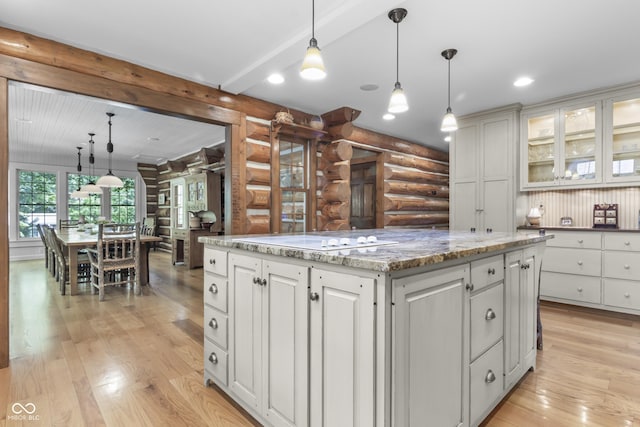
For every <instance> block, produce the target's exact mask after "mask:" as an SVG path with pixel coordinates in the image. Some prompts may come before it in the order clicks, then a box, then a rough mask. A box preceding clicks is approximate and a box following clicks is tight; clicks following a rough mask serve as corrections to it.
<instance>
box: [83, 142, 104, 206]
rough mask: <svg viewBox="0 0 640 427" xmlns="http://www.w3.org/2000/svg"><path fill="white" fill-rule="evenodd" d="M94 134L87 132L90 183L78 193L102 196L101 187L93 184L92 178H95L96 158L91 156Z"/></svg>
mask: <svg viewBox="0 0 640 427" xmlns="http://www.w3.org/2000/svg"><path fill="white" fill-rule="evenodd" d="M94 136H95V133H93V132H89V150H90V151H89V165H90V166H89V167H90V169H89V171H90V172H91V181H89V183H88V184H85V185H83V186H82V188H81V189H80V191H84V192H85V193H89V194H102V187H98V186H97V185H96V183H95V182H93V177H94V176H95V163H96V158H95V157H94V155H93V144H94V142H93V137H94Z"/></svg>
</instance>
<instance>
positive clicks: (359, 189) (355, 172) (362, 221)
mask: <svg viewBox="0 0 640 427" xmlns="http://www.w3.org/2000/svg"><path fill="white" fill-rule="evenodd" d="M351 226H352V227H356V228H376V164H375V162H372V163H361V164H356V165H352V166H351Z"/></svg>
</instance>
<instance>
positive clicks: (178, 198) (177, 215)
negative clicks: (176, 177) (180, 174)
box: [171, 182, 185, 228]
mask: <svg viewBox="0 0 640 427" xmlns="http://www.w3.org/2000/svg"><path fill="white" fill-rule="evenodd" d="M171 206H172V210H173V215H172V220H173V227H174V228H185V221H184V184H183V183H182V182H175V183H173V191H172V193H171Z"/></svg>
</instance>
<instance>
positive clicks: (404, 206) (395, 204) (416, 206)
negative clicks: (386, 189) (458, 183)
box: [384, 196, 449, 211]
mask: <svg viewBox="0 0 640 427" xmlns="http://www.w3.org/2000/svg"><path fill="white" fill-rule="evenodd" d="M384 210H385V211H448V210H449V200H442V199H431V198H421V197H399V196H385V197H384Z"/></svg>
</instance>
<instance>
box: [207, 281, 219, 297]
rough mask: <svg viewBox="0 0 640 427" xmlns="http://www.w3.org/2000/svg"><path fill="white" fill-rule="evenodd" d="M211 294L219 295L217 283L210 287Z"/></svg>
mask: <svg viewBox="0 0 640 427" xmlns="http://www.w3.org/2000/svg"><path fill="white" fill-rule="evenodd" d="M209 292H211V293H212V294H214V295H215V294H217V293H218V286H217V285H216V284H215V283H212V284H211V286H209Z"/></svg>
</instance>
